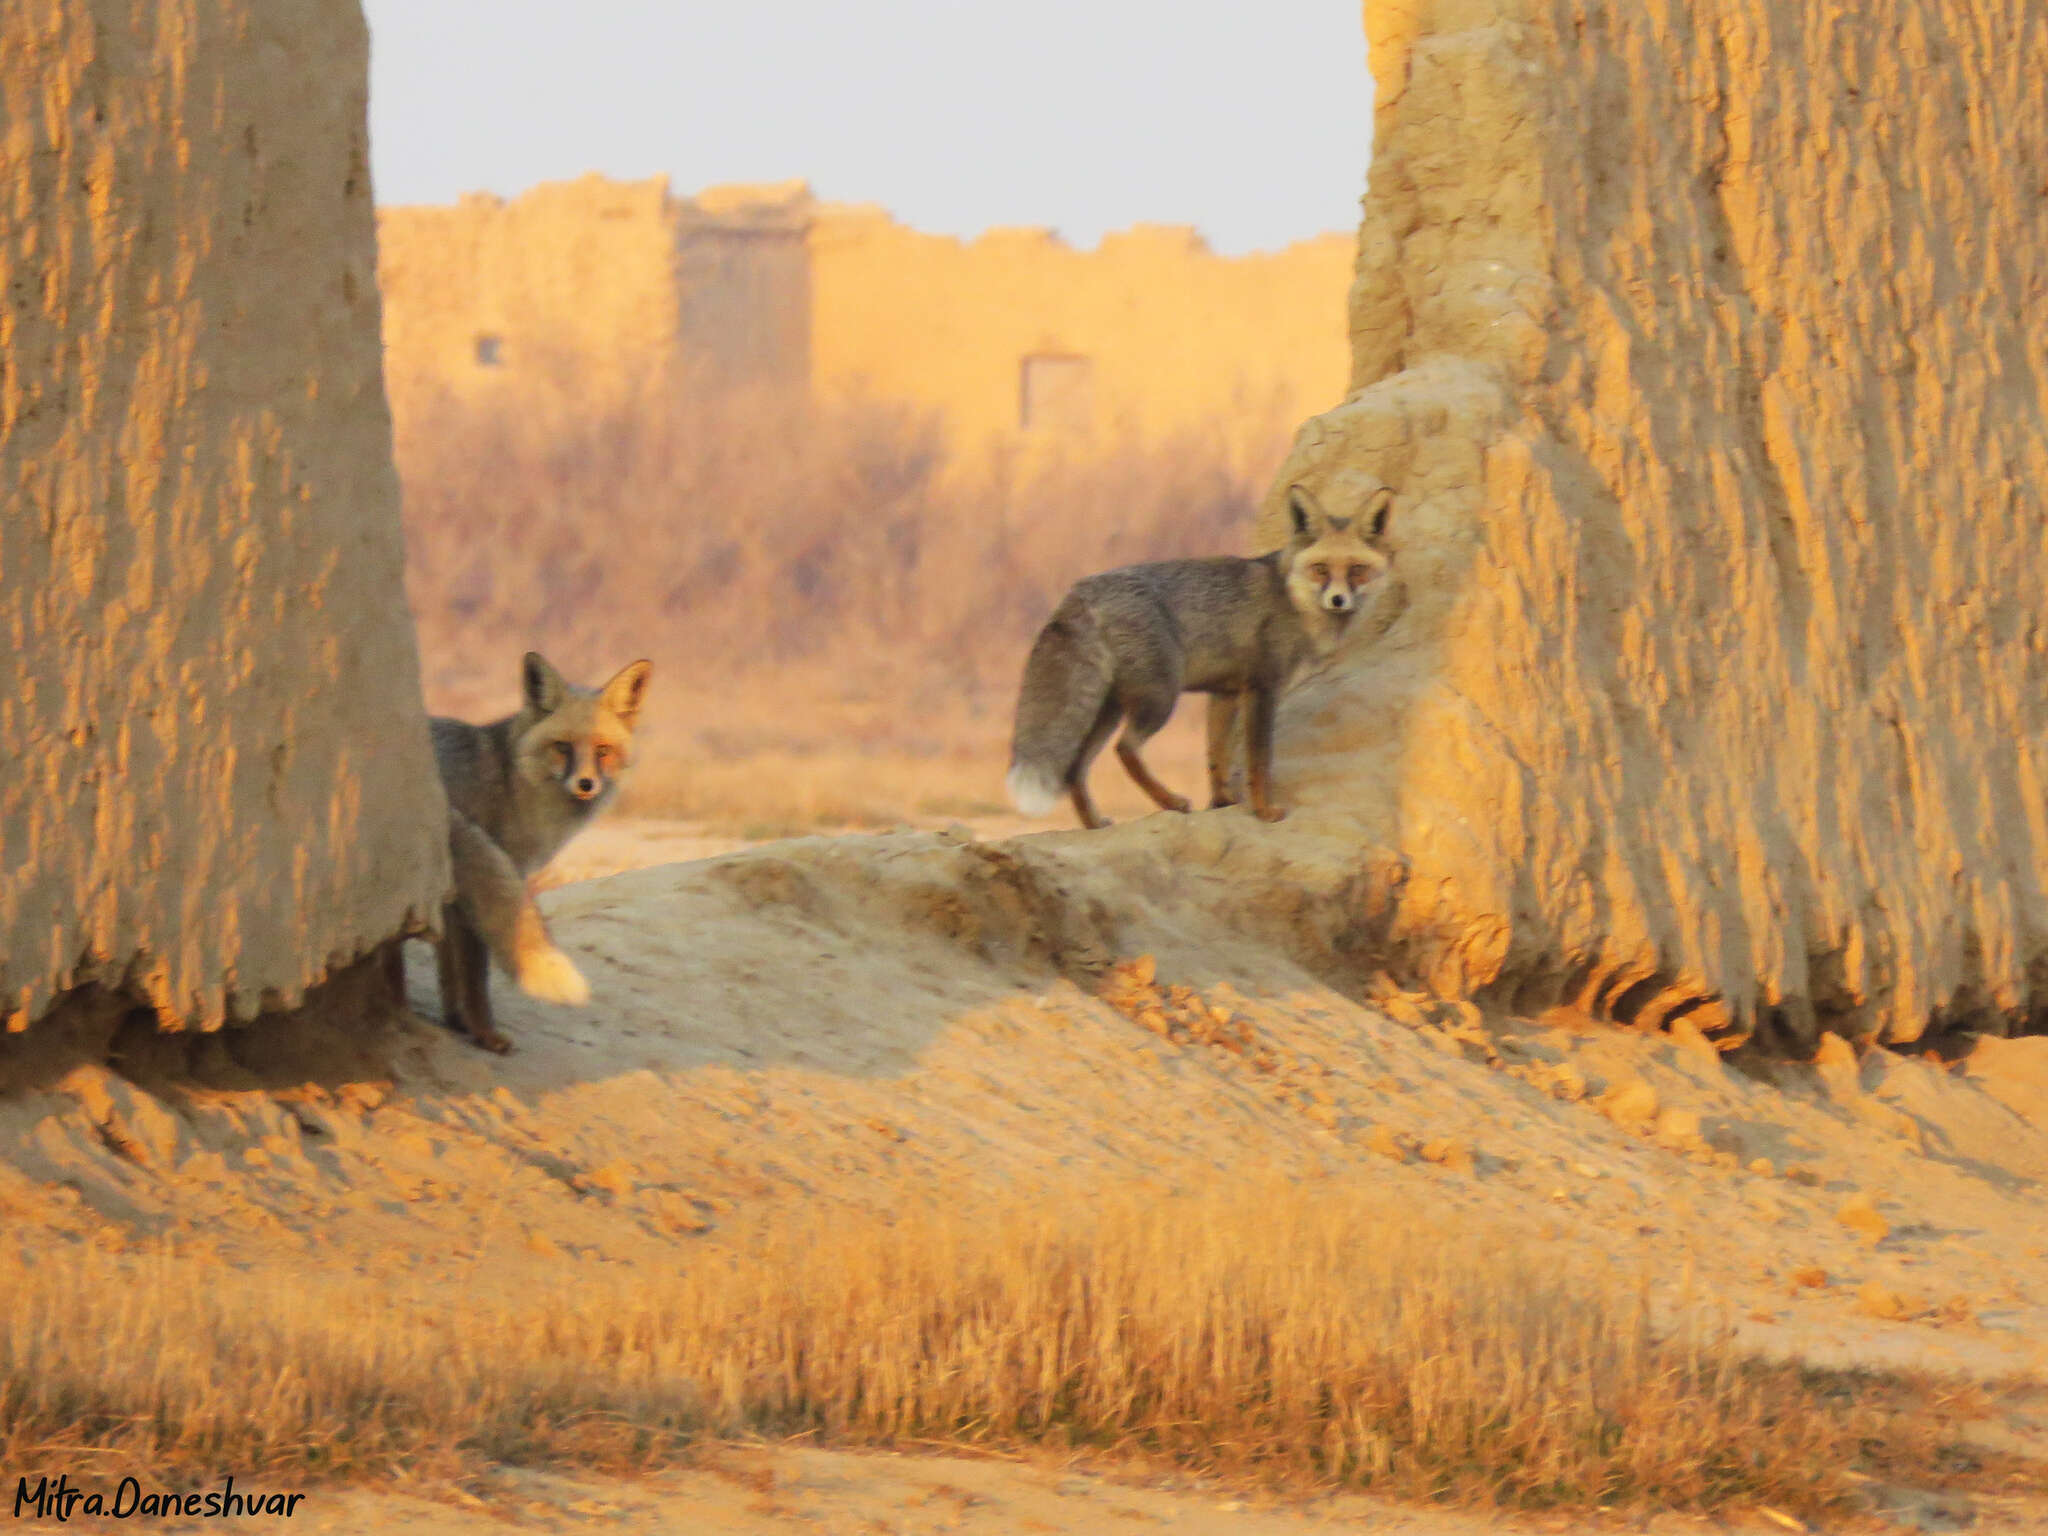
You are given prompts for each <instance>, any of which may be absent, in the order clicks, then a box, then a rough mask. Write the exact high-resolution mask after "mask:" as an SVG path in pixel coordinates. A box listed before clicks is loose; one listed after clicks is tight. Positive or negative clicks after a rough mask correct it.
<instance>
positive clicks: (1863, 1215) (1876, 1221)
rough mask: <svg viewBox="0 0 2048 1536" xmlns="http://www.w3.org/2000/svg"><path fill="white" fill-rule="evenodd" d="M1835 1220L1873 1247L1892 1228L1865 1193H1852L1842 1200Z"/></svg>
mask: <svg viewBox="0 0 2048 1536" xmlns="http://www.w3.org/2000/svg"><path fill="white" fill-rule="evenodd" d="M1835 1220H1837V1221H1839V1222H1840V1223H1841V1224H1842V1225H1843V1226H1845V1227H1847V1228H1848V1229H1849V1230H1850V1231H1851V1232H1854V1233H1855V1234H1856V1235H1857V1236H1859V1237H1861V1238H1862V1239H1863V1241H1864V1242H1866V1243H1868V1244H1870V1245H1871V1246H1873V1247H1875V1246H1876V1245H1877V1244H1879V1243H1881V1242H1883V1241H1884V1240H1885V1238H1886V1236H1887V1235H1888V1234H1889V1233H1890V1232H1891V1229H1892V1224H1891V1223H1890V1222H1888V1221H1886V1220H1885V1219H1884V1216H1883V1215H1882V1213H1880V1212H1879V1210H1878V1208H1877V1204H1876V1202H1875V1201H1873V1200H1872V1199H1871V1198H1870V1196H1869V1195H1867V1194H1854V1195H1851V1196H1850V1197H1849V1198H1848V1199H1847V1200H1844V1201H1843V1202H1842V1206H1841V1209H1840V1210H1838V1211H1836V1212H1835Z"/></svg>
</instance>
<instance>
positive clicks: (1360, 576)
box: [1351, 565, 1372, 587]
mask: <svg viewBox="0 0 2048 1536" xmlns="http://www.w3.org/2000/svg"><path fill="white" fill-rule="evenodd" d="M1371 578H1372V572H1371V571H1369V570H1367V569H1366V568H1365V567H1364V566H1362V565H1354V566H1353V567H1351V585H1353V586H1354V587H1362V586H1364V585H1365V584H1366V582H1367V581H1369V580H1370V579H1371Z"/></svg>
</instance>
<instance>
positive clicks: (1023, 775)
mask: <svg viewBox="0 0 2048 1536" xmlns="http://www.w3.org/2000/svg"><path fill="white" fill-rule="evenodd" d="M1094 631H1095V625H1094V621H1093V620H1092V619H1091V618H1089V616H1088V615H1087V614H1086V613H1085V612H1076V611H1071V610H1068V609H1066V608H1064V607H1063V608H1062V610H1061V611H1060V612H1058V613H1055V614H1054V615H1053V616H1052V621H1051V622H1050V623H1049V624H1047V625H1046V626H1045V628H1043V629H1041V630H1040V631H1039V632H1038V639H1037V640H1036V641H1035V642H1034V643H1033V644H1032V647H1031V657H1030V659H1029V660H1028V661H1026V662H1025V663H1024V686H1023V687H1022V688H1021V689H1019V690H1018V693H1017V725H1016V729H1015V730H1014V731H1012V732H1011V735H1010V777H1009V780H1008V788H1009V791H1010V800H1011V803H1012V804H1014V805H1015V806H1016V807H1017V809H1018V810H1019V811H1022V812H1023V813H1024V814H1025V815H1026V816H1043V815H1045V813H1046V812H1048V811H1050V810H1051V809H1052V808H1053V807H1054V806H1055V805H1056V804H1058V803H1059V798H1060V796H1061V794H1063V793H1064V792H1065V790H1066V787H1067V781H1068V779H1069V777H1070V776H1071V775H1072V773H1073V771H1074V765H1075V762H1076V761H1077V760H1078V759H1079V757H1080V756H1081V749H1082V747H1083V746H1084V745H1086V743H1087V740H1088V733H1089V732H1090V731H1091V730H1093V729H1094V727H1095V721H1096V718H1097V717H1098V716H1099V715H1100V714H1101V713H1102V707H1103V705H1104V704H1105V703H1107V702H1108V699H1109V689H1110V684H1111V682H1112V680H1113V669H1112V667H1111V666H1110V661H1109V656H1108V653H1107V652H1106V651H1105V650H1104V649H1103V647H1102V646H1101V645H1100V644H1099V643H1095V633H1094Z"/></svg>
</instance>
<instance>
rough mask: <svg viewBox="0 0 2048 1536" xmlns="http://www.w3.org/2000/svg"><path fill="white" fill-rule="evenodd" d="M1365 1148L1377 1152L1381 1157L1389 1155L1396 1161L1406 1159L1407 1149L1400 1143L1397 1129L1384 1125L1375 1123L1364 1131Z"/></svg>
mask: <svg viewBox="0 0 2048 1536" xmlns="http://www.w3.org/2000/svg"><path fill="white" fill-rule="evenodd" d="M1365 1145H1366V1150H1368V1151H1371V1152H1377V1153H1379V1155H1380V1156H1381V1157H1390V1158H1392V1159H1393V1160H1394V1161H1395V1162H1397V1163H1405V1162H1407V1161H1408V1149H1407V1147H1405V1146H1404V1145H1402V1137H1401V1134H1400V1133H1399V1132H1398V1131H1395V1130H1393V1129H1391V1128H1390V1127H1388V1126H1384V1125H1375V1126H1374V1127H1373V1128H1372V1129H1371V1130H1369V1131H1367V1132H1366V1133H1365Z"/></svg>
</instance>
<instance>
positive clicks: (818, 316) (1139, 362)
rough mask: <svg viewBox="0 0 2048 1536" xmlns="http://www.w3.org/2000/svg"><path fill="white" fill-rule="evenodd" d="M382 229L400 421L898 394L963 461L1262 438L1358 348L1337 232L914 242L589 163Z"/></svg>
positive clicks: (737, 190)
mask: <svg viewBox="0 0 2048 1536" xmlns="http://www.w3.org/2000/svg"><path fill="white" fill-rule="evenodd" d="M379 230H380V233H381V238H382V244H383V253H382V258H381V259H382V268H381V274H380V280H381V282H382V285H383V289H384V313H385V352H386V363H385V368H386V375H387V378H388V380H389V388H390V390H391V396H392V407H393V410H394V412H395V413H396V415H397V417H398V421H399V425H400V429H401V431H409V430H410V429H411V424H412V423H413V422H414V421H415V420H423V419H424V416H425V413H426V412H427V411H428V410H429V409H430V408H431V406H432V404H433V402H434V401H435V400H437V399H439V398H444V397H447V398H454V399H459V400H465V401H479V400H498V401H504V402H508V403H512V404H515V405H516V407H517V409H518V410H519V412H520V413H521V415H522V417H523V418H525V419H527V420H531V421H534V422H537V423H546V422H549V421H552V420H555V419H558V416H559V414H560V413H562V412H568V413H572V414H573V415H579V416H582V417H589V418H595V417H599V416H602V415H603V414H605V413H609V412H615V411H630V410H636V409H644V408H645V406H646V404H647V402H648V400H649V399H650V397H653V398H655V399H656V400H657V403H658V402H659V401H661V400H664V399H675V398H681V397H684V396H685V393H686V391H688V390H690V389H693V388H700V387H710V388H714V389H724V388H735V387H737V388H745V389H755V388H760V387H766V388H769V389H773V390H781V391H793V392H796V393H806V392H807V393H809V394H810V395H811V396H812V397H813V398H819V399H826V398H837V397H844V396H856V397H863V398H869V399H879V400H884V401H889V402H894V403H898V404H903V405H907V406H910V407H912V408H913V409H915V410H917V411H919V412H921V413H928V414H930V415H932V416H934V417H936V418H937V419H938V420H939V421H941V422H942V423H943V424H944V426H945V428H946V430H947V432H948V435H949V438H950V441H951V443H952V445H953V447H954V448H955V449H956V450H957V451H958V452H960V453H961V454H962V455H963V456H964V457H966V458H968V459H978V458H979V456H980V455H981V454H983V453H985V452H987V451H990V450H1002V451H1014V450H1017V449H1020V448H1024V449H1029V448H1032V447H1049V448H1051V449H1054V450H1057V451H1059V452H1061V453H1069V454H1081V455H1087V454H1112V453H1115V452H1117V451H1119V450H1120V449H1122V448H1123V447H1124V446H1126V445H1127V444H1128V443H1129V442H1130V441H1131V439H1132V438H1133V437H1145V438H1153V439H1158V438H1165V437H1171V436H1174V435H1176V434H1185V433H1202V434H1206V435H1208V436H1210V437H1212V438H1225V437H1229V436H1230V435H1231V434H1237V435H1238V436H1239V437H1249V436H1256V438H1257V447H1258V449H1259V450H1260V451H1261V452H1264V451H1267V445H1268V444H1269V443H1270V442H1271V440H1272V435H1273V433H1274V432H1275V431H1276V430H1284V427H1285V425H1286V424H1288V423H1291V422H1293V421H1297V420H1299V419H1300V418H1301V417H1302V416H1303V415H1304V414H1306V413H1307V412H1309V411H1313V410H1317V409H1319V408H1321V407H1323V406H1326V405H1328V404H1330V403H1331V402H1332V401H1334V400H1336V399H1338V398H1339V397H1340V396H1341V394H1342V392H1343V388H1344V380H1345V377H1346V371H1347V368H1348V366H1349V360H1348V356H1347V350H1348V349H1347V348H1346V346H1345V343H1344V337H1343V323H1342V314H1343V295H1344V290H1345V286H1346V284H1347V283H1348V282H1349V278H1350V270H1351V242H1350V241H1349V240H1348V239H1347V238H1345V237H1343V236H1339V235H1330V236H1324V237H1322V238H1319V239H1315V240H1306V241H1302V242H1299V243H1297V244H1295V245H1291V246H1289V247H1287V248H1286V249H1285V250H1281V251H1277V252H1272V253H1268V254H1262V255H1254V256H1245V257H1224V256H1218V255H1216V254H1215V253H1214V252H1212V251H1210V250H1209V249H1208V248H1207V247H1206V246H1205V245H1204V244H1203V243H1202V241H1201V239H1200V238H1199V237H1198V236H1197V235H1196V234H1195V233H1194V231H1192V230H1188V229H1179V228H1163V227H1148V226H1139V227H1138V228H1135V229H1131V230H1127V231H1124V232H1122V233H1120V234H1113V235H1110V236H1108V237H1106V238H1105V239H1104V240H1103V241H1102V243H1101V245H1100V247H1099V248H1098V249H1096V250H1094V251H1081V250H1076V249H1074V248H1073V247H1071V246H1069V245H1067V244H1065V243H1064V242H1063V241H1061V240H1059V239H1058V238H1056V237H1055V236H1053V235H1052V234H1051V233H1050V232H1049V231H1045V230H1037V229H1026V230H995V231H990V232H989V233H988V234H986V235H984V236H982V237H981V238H980V239H977V240H970V241H963V240H956V239H953V238H951V237H948V236H941V235H927V234H921V233H919V232H918V231H916V230H912V229H907V228H905V227H904V226H902V225H900V224H898V223H896V222H895V221H894V220H893V219H891V218H890V217H889V216H888V215H887V214H886V213H884V212H882V211H881V210H880V209H875V208H866V207H847V206H839V205H833V204H819V203H816V202H814V201H813V200H812V199H811V197H810V194H809V191H808V189H807V188H805V187H804V186H803V184H802V183H800V182H798V183H784V184H778V185H772V186H765V187H753V186H739V187H721V188H712V189H710V190H708V191H706V192H703V193H700V194H699V195H697V196H696V197H692V198H682V197H675V196H672V195H671V194H670V193H669V191H668V187H667V184H666V182H664V181H661V180H654V181H647V182H634V183H619V182H611V181H606V180H604V179H602V178H600V177H596V176H587V177H584V178H583V179H581V180H579V181H575V182H564V183H553V184H549V185H544V186H540V187H536V188H534V189H533V190H532V191H530V192H528V193H526V194H524V195H523V196H521V197H519V198H516V199H514V200H512V201H510V202H505V201H502V200H500V199H498V198H495V197H488V196H472V197H468V198H465V199H463V201H462V202H460V203H459V204H457V205H455V206H454V207H445V208H431V207H426V208H388V209H385V210H383V212H382V213H381V214H380V215H379ZM1040 361H1043V362H1044V363H1045V364H1046V365H1048V366H1047V370H1046V373H1045V374H1044V376H1043V378H1042V380H1041V382H1042V383H1045V384H1048V385H1050V386H1051V388H1050V389H1049V391H1048V393H1047V396H1046V398H1043V399H1041V400H1040V401H1039V404H1040V406H1041V410H1040V412H1039V415H1038V419H1036V420H1032V421H1027V420H1026V415H1027V404H1026V395H1027V392H1028V389H1029V386H1027V383H1026V374H1027V373H1028V372H1029V371H1030V369H1031V368H1032V367H1034V366H1036V365H1037V364H1038V363H1039V362H1040ZM1055 397H1056V398H1055Z"/></svg>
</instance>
